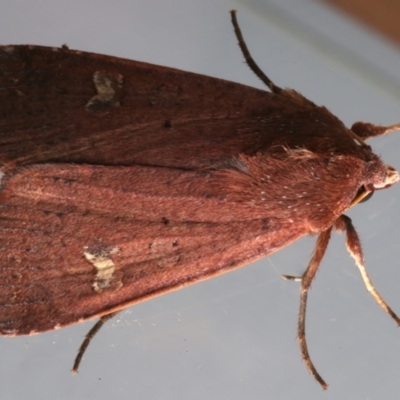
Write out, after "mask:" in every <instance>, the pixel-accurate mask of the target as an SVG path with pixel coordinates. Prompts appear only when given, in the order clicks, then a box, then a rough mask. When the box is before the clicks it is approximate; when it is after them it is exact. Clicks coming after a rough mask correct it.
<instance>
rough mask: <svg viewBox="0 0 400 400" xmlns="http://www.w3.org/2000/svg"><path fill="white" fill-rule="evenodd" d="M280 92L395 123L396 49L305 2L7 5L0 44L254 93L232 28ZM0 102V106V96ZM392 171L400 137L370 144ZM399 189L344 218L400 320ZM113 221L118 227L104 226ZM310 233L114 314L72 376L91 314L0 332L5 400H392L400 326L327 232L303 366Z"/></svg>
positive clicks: (33, 1)
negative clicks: (144, 67)
mask: <svg viewBox="0 0 400 400" xmlns="http://www.w3.org/2000/svg"><path fill="white" fill-rule="evenodd" d="M232 8H235V9H237V10H238V18H239V23H240V25H241V28H242V31H243V34H244V37H245V39H246V41H247V44H248V46H249V48H250V51H251V52H252V54H253V56H254V58H255V59H256V61H257V62H258V64H259V65H260V67H261V68H262V69H263V70H264V72H265V73H266V74H267V75H268V76H269V77H270V78H271V79H272V80H273V81H274V82H275V83H276V84H277V85H279V86H284V87H285V86H286V87H292V88H294V89H296V90H298V91H299V92H301V93H302V94H303V95H305V96H307V97H308V98H310V99H311V100H313V101H314V102H316V103H317V104H323V105H325V106H327V107H328V108H329V109H330V110H331V111H332V112H333V113H334V114H336V115H337V116H339V117H340V118H341V119H342V120H343V121H344V122H345V123H346V124H347V125H348V126H350V125H351V124H352V123H353V122H354V121H357V120H365V121H369V122H374V123H381V124H392V123H396V122H400V72H399V71H400V68H399V66H400V56H399V52H398V50H397V49H396V48H394V47H391V44H389V43H388V42H385V41H384V39H382V38H378V37H377V36H376V35H375V34H374V33H372V32H369V31H367V30H366V29H365V28H364V27H361V26H357V25H356V23H355V22H354V21H353V20H350V19H348V18H346V17H344V16H343V15H340V14H337V13H336V11H335V10H330V9H328V8H325V7H324V6H323V5H321V4H319V3H314V2H311V1H298V0H296V1H289V0H284V1H282V0H281V1H278V0H276V1H266V0H263V1H261V0H259V1H255V0H253V1H250V0H249V1H242V2H240V1H233V0H225V1H223V0H218V1H217V0H146V1H139V0H130V1H128V0H124V1H122V0H120V1H100V0H93V1H82V0H68V1H50V0H42V1H39V0H1V1H0V42H1V43H3V44H27V43H29V44H40V45H49V46H60V45H62V44H64V43H66V44H68V46H69V47H70V48H72V49H79V50H85V51H91V52H98V53H104V54H110V55H115V56H120V57H124V58H130V59H136V60H140V61H146V62H151V63H156V64H162V65H166V66H171V67H176V68H180V69H183V70H187V71H191V72H198V73H202V74H207V75H212V76H215V77H219V78H224V79H227V80H232V81H236V82H240V83H245V84H247V85H251V86H256V87H260V88H262V87H263V86H262V84H261V82H259V81H258V80H257V78H256V77H255V76H254V74H253V73H252V72H251V71H249V69H248V67H247V66H246V65H245V64H244V63H243V58H242V55H241V53H240V50H239V49H238V47H237V44H236V39H235V37H234V34H233V30H232V27H231V23H230V16H229V13H228V12H229V10H230V9H232ZM0 106H1V105H0ZM371 144H372V146H373V148H374V150H375V152H376V153H377V154H380V155H382V157H383V158H384V160H385V161H386V162H387V163H388V164H391V165H393V166H394V167H397V168H398V169H399V168H400V151H399V150H400V137H399V136H398V134H393V135H392V136H390V137H387V138H379V139H375V140H373V141H371ZM399 200H400V185H397V186H396V187H393V188H392V189H390V190H386V191H383V192H380V193H376V194H375V195H374V196H373V198H372V199H371V200H370V201H368V202H367V203H365V204H362V205H359V206H357V207H356V208H355V209H353V210H351V211H350V212H349V213H348V215H349V216H350V217H351V218H352V219H353V223H354V225H355V227H356V229H357V230H358V232H359V234H360V236H361V239H362V243H363V246H364V251H365V259H366V264H367V268H368V269H369V272H370V276H371V278H372V280H373V281H374V283H375V285H376V287H377V288H378V290H379V291H380V293H381V294H382V296H383V297H384V298H385V299H386V300H387V302H388V303H389V304H390V305H391V306H392V307H393V309H394V310H395V311H396V310H397V312H398V313H400V293H399V290H398V287H399V285H400V269H399V259H400V221H399V220H400V212H399ZM110 229H112V227H110ZM314 243H315V238H306V239H302V240H300V241H298V242H296V243H295V244H293V245H291V246H290V247H288V248H286V249H284V250H282V251H281V252H279V253H277V254H274V255H273V256H271V257H269V258H268V259H263V260H261V261H259V262H257V263H256V264H253V265H250V266H247V267H245V268H241V269H239V270H237V271H235V272H233V273H230V274H228V275H224V276H221V277H219V278H215V279H213V280H210V281H207V282H203V283H200V284H198V285H194V286H191V287H189V288H186V289H184V290H181V291H178V292H174V293H171V294H169V295H165V296H162V297H160V298H158V299H155V300H152V301H149V302H146V303H142V304H140V305H137V306H135V307H133V308H131V309H129V310H127V311H126V312H123V313H122V314H120V315H119V317H118V318H116V319H115V320H113V321H111V322H109V323H108V324H107V325H106V327H104V328H103V330H102V331H101V332H100V333H99V335H98V336H97V337H96V339H95V340H94V341H93V343H92V344H91V346H90V348H89V350H88V352H87V354H86V357H85V359H84V360H83V363H82V366H81V372H80V373H79V374H78V375H76V376H73V375H71V374H70V372H69V370H70V368H71V366H72V362H73V359H74V357H75V354H76V350H77V348H78V347H79V345H80V343H81V341H82V339H83V336H84V334H85V333H86V332H87V331H88V330H89V329H90V327H91V326H92V325H93V324H92V323H87V324H81V325H75V326H73V327H70V328H67V329H64V330H61V331H57V332H49V333H46V334H42V335H38V336H34V337H19V338H3V337H1V338H0V388H1V398H4V399H28V398H29V399H71V398H75V399H92V398H96V399H98V400H101V399H128V398H129V399H252V400H256V399H266V398H267V399H274V400H276V399H294V398H295V399H319V398H324V399H386V400H388V399H397V398H398V382H399V372H400V332H399V330H398V329H397V328H396V325H395V323H394V322H393V321H392V320H391V319H390V318H389V317H388V316H387V315H385V314H384V312H383V311H382V310H381V309H380V308H379V307H378V306H377V305H376V304H375V303H374V301H373V300H372V298H371V297H370V296H369V295H368V293H367V292H366V290H365V288H364V287H363V283H362V281H361V277H360V276H359V273H358V271H357V269H356V267H355V266H354V263H353V260H352V259H351V258H350V256H349V255H348V253H347V252H346V249H345V246H344V237H343V235H334V236H333V240H332V242H331V244H330V247H329V250H328V252H327V254H326V256H325V259H324V261H323V263H322V266H321V270H320V272H319V273H318V275H317V280H316V281H315V282H314V284H313V287H312V291H311V293H310V296H309V308H308V320H307V333H308V343H309V348H310V352H311V356H312V358H313V360H314V362H315V364H316V366H317V368H318V369H319V371H320V373H321V374H322V376H323V377H324V378H325V379H326V380H327V381H328V383H329V384H330V388H329V389H328V391H327V392H322V390H321V388H320V387H319V386H318V385H317V384H316V383H315V382H314V380H313V379H312V378H311V377H310V376H309V374H308V373H307V371H306V369H305V366H304V365H303V364H302V361H301V357H300V352H299V349H298V346H297V342H296V324H297V311H298V297H299V286H298V284H297V283H293V282H287V281H284V280H282V279H281V278H280V274H283V273H286V274H301V272H302V271H303V270H304V269H305V267H306V266H307V263H308V261H309V258H310V254H311V251H312V249H313V246H314Z"/></svg>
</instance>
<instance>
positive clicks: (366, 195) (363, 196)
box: [353, 186, 374, 204]
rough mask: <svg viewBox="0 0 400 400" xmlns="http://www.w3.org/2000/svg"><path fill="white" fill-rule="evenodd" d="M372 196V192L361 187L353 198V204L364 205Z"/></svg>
mask: <svg viewBox="0 0 400 400" xmlns="http://www.w3.org/2000/svg"><path fill="white" fill-rule="evenodd" d="M373 194H374V191H373V190H367V189H366V188H365V187H364V186H361V187H360V189H358V192H357V194H356V197H354V200H353V203H357V204H358V203H364V202H366V201H367V200H369V199H370V198H371V197H372V195H373Z"/></svg>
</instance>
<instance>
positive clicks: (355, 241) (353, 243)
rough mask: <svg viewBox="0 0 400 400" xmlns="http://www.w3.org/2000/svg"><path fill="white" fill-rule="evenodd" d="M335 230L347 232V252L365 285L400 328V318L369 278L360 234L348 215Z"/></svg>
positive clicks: (339, 221) (342, 217)
mask: <svg viewBox="0 0 400 400" xmlns="http://www.w3.org/2000/svg"><path fill="white" fill-rule="evenodd" d="M335 228H336V229H337V230H338V231H343V230H345V231H346V246H347V250H348V251H349V253H350V254H351V256H352V257H353V258H354V260H355V262H356V266H357V268H358V269H359V271H360V273H361V276H362V278H363V281H364V285H365V287H366V288H367V290H368V292H369V293H370V294H371V295H372V297H373V298H374V299H375V301H376V302H377V303H378V304H379V305H380V306H381V307H382V308H383V310H384V311H385V312H386V313H388V314H389V315H390V316H391V317H392V318H393V319H394V320H395V321H396V323H397V325H399V326H400V319H399V317H398V316H397V315H396V314H395V313H394V312H393V310H392V309H391V308H390V307H389V306H388V305H387V303H386V302H385V300H383V298H382V297H381V295H380V294H379V293H378V292H377V290H376V289H375V287H374V285H373V284H372V282H371V279H370V278H369V276H368V273H367V270H366V268H365V264H364V256H363V253H362V248H361V242H360V239H359V237H358V234H357V232H356V230H355V228H354V226H353V224H352V222H351V219H350V218H349V217H347V216H346V215H342V216H341V217H339V218H338V220H337V221H336V224H335Z"/></svg>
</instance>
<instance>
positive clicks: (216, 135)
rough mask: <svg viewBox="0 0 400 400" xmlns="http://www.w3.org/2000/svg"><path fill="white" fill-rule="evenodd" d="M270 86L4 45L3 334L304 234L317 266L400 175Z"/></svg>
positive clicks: (169, 286)
mask: <svg viewBox="0 0 400 400" xmlns="http://www.w3.org/2000/svg"><path fill="white" fill-rule="evenodd" d="M269 82H270V81H269ZM267 84H268V83H267ZM271 85H272V86H271ZM271 85H270V88H271V89H272V90H273V92H274V93H270V92H265V91H261V90H257V89H254V88H250V87H247V86H243V85H240V84H237V83H232V82H227V81H223V80H219V79H215V78H210V77H206V76H202V75H196V74H192V73H188V72H183V71H179V70H175V69H170V68H166V67H160V66H155V65H150V64H145V63H140V62H136V61H129V60H122V59H119V58H114V57H109V56H103V55H96V54H92V53H84V52H79V51H72V50H69V49H67V48H65V47H63V48H61V49H55V48H46V47H39V46H3V47H1V48H0V87H1V88H2V90H1V91H0V104H2V106H1V108H0V161H1V171H2V172H3V173H4V177H3V179H2V182H1V192H0V204H1V207H0V332H1V333H2V334H4V335H20V334H29V333H33V332H42V331H46V330H49V329H54V328H56V327H63V326H66V325H69V324H73V323H76V322H80V321H83V320H87V319H90V318H93V317H98V316H102V315H108V314H110V313H113V312H115V311H118V310H120V309H123V308H125V307H127V306H129V305H131V304H134V303H136V302H138V301H143V300H145V299H147V298H151V297H153V296H156V295H159V294H162V293H164V292H167V291H170V290H174V289H177V288H179V287H182V286H185V285H187V284H190V283H194V282H196V281H199V280H203V279H207V278H209V277H211V276H214V275H217V274H221V273H224V272H227V271H229V270H231V269H233V268H237V267H239V266H241V265H243V264H245V263H248V262H250V261H253V260H255V259H258V258H260V257H262V256H266V255H268V254H271V253H272V252H274V251H276V250H279V249H280V248H282V247H284V246H286V245H288V244H290V243H291V242H293V241H294V240H296V239H297V238H299V237H300V236H303V235H306V234H313V233H321V232H322V236H321V237H320V242H321V243H324V245H323V246H322V245H321V246H322V247H323V248H322V247H321V248H320V250H321V251H320V252H319V253H318V254H317V255H316V258H315V260H317V259H318V260H319V261H320V259H321V258H322V255H323V253H324V251H325V248H326V245H327V243H328V240H329V235H330V230H331V228H332V227H334V226H337V227H341V228H342V227H343V226H345V225H346V223H345V222H344V221H347V220H345V219H343V217H341V215H342V214H343V212H344V211H345V210H347V209H348V208H349V207H350V206H351V205H352V204H353V202H354V200H355V199H356V198H357V199H358V196H359V195H360V194H361V195H365V194H366V193H368V192H373V191H374V190H376V189H380V188H384V187H387V186H390V185H392V184H393V183H395V182H396V181H397V179H398V176H397V172H396V171H394V170H393V169H392V168H391V167H388V166H386V165H385V164H384V163H382V161H381V160H380V159H379V158H378V157H377V156H376V155H375V154H373V153H372V151H371V149H370V147H369V146H366V145H365V144H363V143H362V141H359V143H357V142H356V141H355V140H354V137H355V135H354V133H352V132H350V131H349V130H348V129H347V128H346V127H345V126H344V125H343V124H342V122H340V121H339V120H338V119H337V118H336V117H335V116H333V115H332V114H331V113H330V112H329V111H328V110H326V109H325V108H324V107H318V106H316V105H314V104H313V103H312V102H310V101H309V100H307V99H305V98H304V97H302V96H301V95H300V94H298V93H296V92H294V91H292V90H281V89H280V88H278V87H276V86H275V85H273V84H272V83H271ZM379 129H380V131H379V132H378V133H377V131H378V130H379ZM354 130H355V131H357V133H358V134H359V136H361V137H362V138H364V139H367V138H368V137H370V136H373V135H379V134H384V133H386V132H387V131H388V128H382V127H375V126H372V125H367V124H364V123H359V124H358V125H355V128H354ZM389 130H390V129H389ZM356 201H358V200H356ZM340 221H341V222H340ZM349 224H350V225H351V223H350V222H349ZM349 229H350V228H349ZM348 232H349V231H348ZM353 239H354V235H353ZM351 240H352V239H351V238H350V241H351ZM357 240H358V239H357ZM356 242H357V241H356ZM349 243H350V242H349ZM357 243H358V242H357ZM324 246H325V247H324ZM360 254H361V250H360ZM319 261H315V263H314V264H313V265H314V266H313V267H312V268H311V270H312V272H309V275H308V276H307V279H308V280H307V279H303V289H304V290H305V291H306V290H307V289H308V286H309V283H310V282H311V280H312V278H313V276H314V274H315V272H316V269H317V268H318V265H319ZM310 265H311V264H310ZM309 270H310V268H309ZM309 270H308V271H309ZM305 282H306V283H305ZM302 305H303V306H304V313H305V299H304V304H303V303H302ZM299 329H300V328H299ZM300 333H301V332H300ZM304 346H305V338H304ZM305 348H306V347H305ZM302 350H303V348H302ZM304 354H305V353H304V352H303V356H304ZM305 358H306V357H305ZM309 361H310V360H309ZM306 362H307V360H306ZM310 363H311V361H310ZM309 368H310V369H311V370H312V368H313V366H312V364H311V367H310V366H309ZM312 372H313V374H314V375H315V376H316V378H317V379H319V378H318V377H319V376H317V375H318V374H317V372H316V371H315V372H314V371H312ZM320 383H321V384H324V382H323V381H322V378H321V381H320Z"/></svg>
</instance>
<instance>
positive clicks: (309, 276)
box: [288, 228, 332, 390]
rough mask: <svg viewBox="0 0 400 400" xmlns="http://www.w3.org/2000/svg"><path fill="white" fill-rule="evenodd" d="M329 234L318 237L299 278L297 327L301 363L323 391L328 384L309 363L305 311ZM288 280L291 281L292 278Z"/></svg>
mask: <svg viewBox="0 0 400 400" xmlns="http://www.w3.org/2000/svg"><path fill="white" fill-rule="evenodd" d="M331 232H332V228H329V229H327V230H326V231H324V232H322V233H321V234H320V235H319V236H318V239H317V244H316V246H315V250H314V254H313V256H312V258H311V261H310V263H309V264H308V267H307V269H306V271H305V272H304V274H303V276H302V277H301V295H300V310H299V319H298V325H297V339H298V340H299V345H300V351H301V356H302V358H303V361H304V363H305V364H306V367H307V369H308V371H309V372H310V373H311V375H312V376H313V377H314V378H315V379H316V381H317V382H318V383H319V384H320V385H321V386H322V389H324V390H325V389H327V388H328V384H327V383H326V382H325V381H324V380H323V379H322V377H321V375H320V374H319V373H318V371H317V369H316V368H315V366H314V364H313V362H312V361H311V357H310V354H309V352H308V347H307V339H306V310H307V296H308V289H309V288H310V286H311V282H312V281H313V279H314V277H315V274H316V273H317V271H318V267H319V265H320V264H321V261H322V258H323V257H324V254H325V251H326V249H327V247H328V243H329V239H330V237H331ZM288 278H289V279H292V278H293V277H288Z"/></svg>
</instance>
